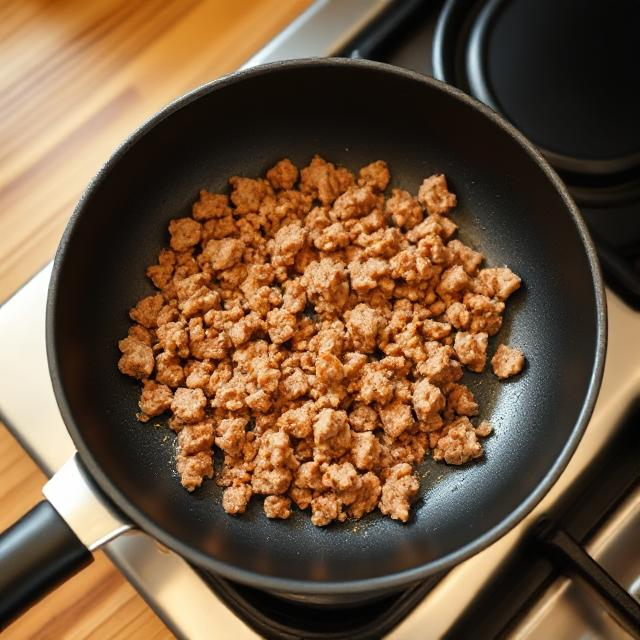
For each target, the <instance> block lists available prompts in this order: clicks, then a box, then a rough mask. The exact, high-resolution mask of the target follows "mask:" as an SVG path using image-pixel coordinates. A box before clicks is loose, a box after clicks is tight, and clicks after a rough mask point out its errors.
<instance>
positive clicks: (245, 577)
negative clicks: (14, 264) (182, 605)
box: [46, 58, 607, 595]
mask: <svg viewBox="0 0 640 640" xmlns="http://www.w3.org/2000/svg"><path fill="white" fill-rule="evenodd" d="M309 66H313V67H335V66H339V67H346V66H349V67H356V68H362V69H365V70H372V71H378V72H383V73H390V74H393V75H396V76H400V77H404V78H406V79H408V80H411V81H417V82H421V83H423V84H427V85H430V86H431V87H432V88H434V89H435V90H437V91H441V92H444V93H446V94H449V95H450V96H451V97H453V98H454V99H456V100H459V101H462V102H463V103H465V104H467V105H468V106H470V107H471V108H473V109H475V110H476V111H480V112H481V113H482V114H483V115H484V116H485V117H487V118H489V119H490V120H491V121H492V122H493V123H494V124H495V125H497V126H498V127H500V128H501V129H502V130H504V131H505V132H506V133H507V134H508V135H509V136H510V137H511V138H512V139H514V140H515V141H516V142H517V143H518V144H519V145H520V147H521V148H522V149H523V151H524V152H525V153H527V154H528V155H529V157H530V158H531V159H532V160H533V161H534V162H535V163H536V164H537V165H538V167H539V169H540V170H541V171H542V172H543V173H544V174H545V176H546V177H547V179H549V180H550V181H551V183H552V184H553V186H554V188H555V190H556V191H557V192H558V194H559V195H560V197H561V199H562V201H563V204H564V206H565V208H566V210H567V211H568V213H569V215H570V216H571V219H572V221H573V223H574V225H575V227H576V230H577V232H578V235H579V237H580V240H581V241H582V245H583V247H584V250H585V253H586V256H587V260H588V263H589V270H590V273H591V279H592V283H593V293H594V301H595V315H596V340H595V353H594V361H593V369H592V371H591V376H590V379H589V385H588V389H587V393H586V395H585V399H584V402H583V404H582V408H581V410H580V412H579V414H578V416H577V418H576V421H575V424H574V425H573V428H572V430H571V433H570V435H569V438H568V439H567V442H566V443H565V445H564V447H563V449H562V451H561V452H560V454H559V456H558V457H557V458H556V460H555V462H554V464H553V465H552V466H551V467H550V468H549V469H548V471H547V473H546V474H545V476H544V477H543V478H542V480H541V481H540V482H539V483H538V484H537V485H536V486H535V488H534V489H533V491H531V492H530V493H529V495H528V496H527V497H526V498H525V499H524V500H523V501H522V502H521V503H520V505H519V506H518V507H517V508H516V509H514V510H512V511H511V512H510V513H509V514H508V515H507V516H506V517H505V518H503V519H502V520H501V521H500V522H498V523H497V524H496V525H495V526H493V527H492V528H491V529H489V530H488V531H487V532H485V533H484V534H483V535H482V536H479V537H478V538H475V539H474V540H472V541H471V542H469V543H467V544H466V545H464V546H462V547H460V548H459V549H457V550H456V551H453V552H451V553H449V554H447V555H445V556H443V557H441V558H439V559H437V560H434V561H432V562H428V563H425V564H421V565H419V566H417V567H413V568H410V569H405V570H401V571H398V572H395V573H391V574H387V575H382V576H376V577H372V578H365V579H360V580H344V581H330V582H329V581H327V582H318V581H312V580H300V579H291V578H283V577H279V576H273V575H268V574H263V573H258V572H254V571H250V570H248V569H243V568H240V567H237V566H235V565H232V564H229V563H227V562H224V561H221V560H218V559H216V558H214V557H213V556H210V555H208V554H205V553H202V552H201V551H199V550H197V549H194V548H193V547H191V546H190V545H188V544H185V543H184V542H182V541H181V540H180V539H179V538H178V537H176V536H174V535H172V534H170V533H168V532H167V531H166V530H165V529H163V528H162V527H161V526H159V525H157V524H156V523H155V522H154V521H153V520H151V519H150V518H149V517H148V516H147V515H146V514H145V513H144V512H143V511H142V510H140V509H138V508H137V507H135V506H134V505H133V504H132V503H131V502H130V500H129V499H128V498H127V496H126V495H125V494H124V493H122V492H121V491H120V489H119V488H118V487H117V486H116V485H115V484H114V483H113V482H112V481H111V479H110V478H109V476H108V475H107V474H106V473H105V472H104V471H103V470H102V468H101V466H100V464H99V463H98V462H97V461H96V459H95V458H94V456H93V454H92V452H91V449H90V447H88V446H87V445H86V443H85V441H84V438H83V436H82V430H81V429H78V427H77V425H76V423H75V420H74V418H73V411H72V410H71V407H70V406H69V404H68V402H67V398H66V394H65V391H64V386H63V384H62V380H61V377H60V375H59V371H60V365H59V359H58V353H57V348H56V344H55V335H56V314H55V310H56V307H57V301H58V295H59V289H58V273H59V271H60V270H61V269H62V266H63V264H64V259H65V254H66V251H65V249H66V247H67V245H68V244H69V242H70V240H71V238H72V236H73V233H74V229H75V226H76V224H77V222H78V219H79V218H80V217H81V215H82V213H83V211H84V210H85V207H86V206H87V203H88V202H89V201H90V199H91V197H92V195H93V193H94V192H95V190H96V189H97V188H98V187H99V185H100V184H101V183H102V181H103V180H104V179H106V177H107V175H108V174H109V172H110V170H111V168H112V167H113V166H114V165H115V164H117V163H118V161H119V160H120V158H121V157H123V156H124V155H125V154H126V153H127V151H128V150H129V149H130V148H131V147H132V146H133V145H134V144H135V143H136V142H137V141H138V140H139V139H141V138H142V137H143V136H144V135H145V134H146V133H147V132H149V131H150V130H152V129H153V128H154V127H155V126H156V125H158V124H159V123H161V122H162V121H164V120H165V119H166V118H168V117H169V116H171V115H172V114H173V113H174V112H176V111H178V110H180V109H182V108H183V107H185V106H187V105H189V104H190V103H191V102H193V101H195V100H197V99H199V98H200V97H202V96H204V95H208V94H209V93H211V92H213V91H216V90H218V89H220V88H223V87H225V86H228V85H231V84H234V83H236V82H241V81H243V80H244V79H247V78H251V77H254V76H260V75H264V74H271V73H274V72H278V71H279V70H288V69H296V68H304V67H309ZM606 344H607V313H606V297H605V289H604V283H603V280H602V274H601V270H600V265H599V262H598V259H597V255H596V250H595V247H594V245H593V241H592V240H591V237H590V235H589V232H588V230H587V227H586V224H585V222H584V220H583V219H582V216H581V214H580V212H579V210H578V208H577V206H576V204H575V203H574V202H573V199H572V198H571V196H570V195H569V192H568V191H567V188H566V187H565V185H564V183H563V182H562V181H561V180H560V178H559V176H558V175H557V173H556V172H555V171H554V170H553V169H552V168H551V166H550V165H549V163H548V162H547V161H546V160H545V159H544V157H543V156H542V155H541V153H540V152H539V151H538V150H537V149H536V148H535V147H534V146H533V144H532V143H531V142H529V141H528V140H527V138H526V137H525V136H524V135H523V134H522V133H520V132H519V131H518V130H517V129H516V128H515V127H514V126H513V125H511V124H510V123H509V122H507V121H506V120H505V119H504V118H503V117H502V116H500V115H498V114H497V113H496V112H494V111H493V110H491V109H490V108H489V107H487V106H486V105H484V104H482V103H480V102H478V101H477V100H476V99H474V98H472V97H471V96H468V95H467V94H465V93H463V92H462V91H460V90H458V89H456V88H454V87H452V86H450V85H448V84H446V83H444V82H441V81H440V80H436V79H435V78H431V77H429V76H426V75H423V74H420V73H418V72H415V71H410V70H407V69H403V68H401V67H396V66H394V65H389V64H386V63H382V62H375V61H368V60H353V59H347V58H300V59H294V60H286V61H279V62H273V63H269V64H264V65H259V66H256V67H252V68H250V69H246V70H240V71H236V72H234V73H230V74H227V75H225V76H222V77H220V78H218V79H216V80H213V81H211V82H208V83H205V84H203V85H200V86H199V87H196V88H195V89H193V90H192V91H190V92H188V93H186V94H184V95H182V96H180V97H178V98H176V99H175V100H173V101H172V102H170V103H169V104H167V105H166V106H165V107H163V108H162V109H161V110H160V111H158V112H157V113H156V114H154V115H153V116H151V117H150V118H149V119H148V120H146V121H145V122H144V123H143V124H142V125H141V126H140V127H139V128H137V129H136V130H135V131H133V132H132V133H131V134H130V135H129V136H128V137H127V138H126V139H125V140H124V141H123V142H122V143H121V144H120V145H119V146H117V147H116V149H115V150H114V152H113V153H112V155H111V156H110V157H109V159H108V160H107V161H106V162H105V163H104V164H103V166H102V167H101V168H100V170H99V171H98V172H97V173H96V175H95V176H94V177H93V178H92V179H91V181H90V182H89V184H88V185H87V187H86V189H85V190H84V192H83V194H82V196H81V197H80V199H79V201H78V204H77V205H76V207H75V209H74V211H73V213H72V215H71V217H70V219H69V222H68V223H67V226H66V227H65V230H64V233H63V235H62V238H61V240H60V244H59V245H58V249H57V251H56V255H55V259H54V263H53V270H52V276H51V281H50V284H49V292H48V297H47V313H46V348H47V360H48V366H49V373H50V376H51V380H52V384H53V389H54V392H55V397H56V401H57V403H58V407H59V408H60V412H61V414H62V417H63V419H64V423H65V426H66V428H67V430H68V432H69V434H70V435H71V437H72V439H73V442H74V444H75V445H76V448H77V450H78V453H79V456H80V459H81V461H82V463H83V464H84V465H85V467H86V468H87V470H88V471H89V474H90V476H91V477H92V478H93V479H94V480H95V482H96V484H97V485H98V487H99V489H100V490H101V491H102V492H103V493H104V494H106V496H108V498H109V499H110V500H111V501H112V502H113V503H114V504H115V505H117V507H118V508H119V509H120V510H121V511H122V512H123V513H124V514H125V515H126V516H127V517H128V518H130V519H131V521H132V522H133V523H134V524H135V525H136V526H139V527H140V529H141V530H143V531H145V532H147V533H149V534H150V535H152V536H153V537H155V538H156V539H157V540H159V541H160V542H162V543H163V544H165V545H166V546H167V547H169V548H171V549H172V550H174V551H175V552H176V553H178V554H179V555H181V556H182V557H183V558H185V559H186V560H188V561H190V562H192V563H194V564H195V565H196V566H198V567H200V568H204V569H208V570H211V571H213V572H215V573H218V574H220V575H222V576H223V577H225V578H228V579H231V580H235V581H237V582H241V583H244V584H249V585H251V586H254V587H257V588H259V589H264V590H270V591H280V592H291V593H299V594H318V595H325V594H336V595H337V594H344V593H354V592H366V591H377V590H386V589H393V588H397V587H401V586H403V585H407V584H410V583H414V582H418V581H420V580H423V579H425V578H426V577H428V576H431V575H434V574H436V573H440V572H442V571H444V570H445V569H448V568H450V567H453V566H455V565H457V564H459V563H460V562H462V561H463V560H466V559H467V558H469V557H471V556H473V555H475V554H476V553H478V552H480V551H482V550H483V549H485V548H486V547H488V546H489V545H490V544H492V543H493V542H495V541H497V540H498V539H500V538H501V537H502V536H504V535H505V534H506V533H508V532H509V531H510V530H511V529H512V528H513V527H514V526H515V525H516V524H518V523H519V522H520V521H521V520H523V519H524V518H525V517H526V516H527V515H528V514H529V513H530V512H531V511H532V510H533V508H534V507H535V506H536V505H537V504H538V503H539V502H540V500H542V498H543V497H544V496H545V495H546V493H547V492H548V491H549V489H550V488H551V487H552V486H553V484H554V483H555V481H556V480H557V478H558V477H559V476H560V474H561V473H562V471H563V470H564V469H565V467H566V465H567V464H568V462H569V460H570V458H571V456H572V455H573V453H574V451H575V450H576V448H577V446H578V443H579V442H580V440H581V438H582V435H583V433H584V431H585V429H586V426H587V423H588V421H589V418H590V417H591V414H592V413H593V409H594V406H595V402H596V399H597V397H598V393H599V389H600V384H601V381H602V375H603V371H604V362H605V355H606Z"/></svg>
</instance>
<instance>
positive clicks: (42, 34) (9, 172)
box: [0, 0, 311, 640]
mask: <svg viewBox="0 0 640 640" xmlns="http://www.w3.org/2000/svg"><path fill="white" fill-rule="evenodd" d="M310 3H311V0H233V1H231V0H144V1H132V0H91V1H87V0H49V1H47V0H3V1H1V2H0V300H6V299H7V298H8V297H9V296H10V295H11V294H12V293H13V292H14V291H16V289H18V288H19V286H20V285H21V284H23V283H24V282H25V281H26V280H28V279H29V277H31V276H32V275H33V274H34V273H35V272H36V271H37V270H38V269H39V268H40V267H42V266H44V265H45V264H46V263H47V262H48V261H49V260H50V259H51V258H52V256H53V253H54V251H55V248H56V245H57V243H58V240H59V238H60V235H61V233H62V230H63V228H64V225H65V223H66V221H67V218H68V217H69V215H70V214H71V211H72V209H73V206H74V204H75V202H76V200H77V198H78V196H79V195H80V193H81V191H82V189H83V188H84V186H85V184H86V183H87V181H88V180H89V179H90V178H91V176H92V175H93V174H94V173H95V172H96V171H97V170H98V168H99V167H100V165H101V164H102V163H103V162H104V161H105V160H106V159H107V158H108V156H109V155H110V152H111V151H112V150H113V149H114V147H115V146H116V145H117V144H118V143H119V141H121V140H122V139H123V138H124V137H125V136H126V135H127V134H128V133H129V132H130V131H132V130H133V129H135V128H136V127H137V126H138V125H139V124H140V123H142V122H143V121H144V120H145V119H146V118H148V117H149V116H151V115H152V114H153V113H154V112H155V111H157V110H158V109H159V108H160V107H162V106H163V105H164V104H166V103H167V102H169V101H170V100H172V99H173V98H175V97H177V96H178V95H180V94H182V93H184V92H185V91H187V90H189V89H191V88H193V87H195V86H197V85H199V84H201V83H203V82H206V81H208V80H211V79H213V78H215V77H217V76H220V75H222V74H224V73H227V72H229V71H232V70H233V69H235V68H237V67H238V66H239V65H241V64H242V63H243V62H244V61H245V60H246V59H248V58H249V57H250V56H251V54H252V53H254V52H255V51H256V50H257V49H259V48H260V46H261V45H262V44H264V43H265V42H266V41H268V40H269V39H270V38H271V37H272V36H273V35H275V34H276V33H277V32H278V31H280V30H281V29H282V28H283V27H284V26H285V25H286V24H288V23H289V22H290V21H291V20H292V19H293V18H294V17H295V16H296V15H297V14H299V13H300V12H301V11H302V10H303V9H304V8H306V7H307V6H308V5H309V4H310ZM5 366H6V364H5ZM1 392H2V391H1V390H0V393H1ZM44 481H45V478H44V476H43V474H42V473H41V472H40V471H39V470H38V469H37V467H36V466H35V464H34V463H33V462H32V461H31V460H30V458H29V457H28V456H27V455H26V454H25V453H24V451H23V450H22V449H21V448H20V446H19V445H18V444H17V442H16V441H15V440H14V439H13V438H12V436H11V435H10V434H9V433H8V431H7V430H6V429H5V428H4V426H2V425H1V424H0V530H2V529H4V528H5V527H7V526H8V525H9V524H11V523H12V522H13V521H14V520H16V519H17V518H18V517H19V516H20V515H22V514H23V513H24V512H25V511H27V510H28V509H29V508H31V507H32V506H33V505H34V504H35V503H36V502H37V501H38V500H40V498H41V493H40V489H41V487H42V484H43V483H44ZM2 637H3V639H4V638H7V640H9V639H18V638H19V639H20V640H22V639H25V638H55V639H57V638H100V639H106V638H145V640H146V639H152V638H169V637H171V634H170V633H169V632H168V631H167V629H166V628H165V627H164V625H163V624H162V622H161V621H160V620H159V619H158V618H157V617H156V616H155V614H154V613H153V612H152V611H151V610H150V609H149V607H148V606H147V605H146V604H145V603H144V601H143V600H142V599H141V598H140V596H139V595H137V593H136V592H135V591H134V589H133V588H132V587H131V586H130V585H129V584H128V583H127V582H126V580H125V579H124V578H123V577H122V576H121V575H120V574H119V572H118V571H117V570H116V569H115V568H114V567H113V565H112V564H111V563H110V561H109V560H108V559H107V558H106V556H104V555H103V554H102V553H98V554H97V555H96V560H95V562H94V563H93V564H92V565H91V566H90V567H89V568H88V569H86V570H85V571H83V572H82V573H80V574H79V575H77V576H76V577H74V578H73V579H72V580H70V581H69V582H68V583H66V584H65V585H64V586H62V587H61V588H59V589H58V590H57V591H56V592H55V593H53V594H51V595H50V596H48V597H47V598H45V599H44V600H43V601H41V602H40V603H39V604H37V605H36V606H35V607H33V608H32V609H31V610H30V611H29V612H27V613H26V614H25V615H24V616H22V617H21V618H20V619H19V620H18V621H16V622H15V623H13V624H12V625H10V626H9V628H8V629H7V630H6V631H5V632H4V633H3V635H2Z"/></svg>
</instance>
